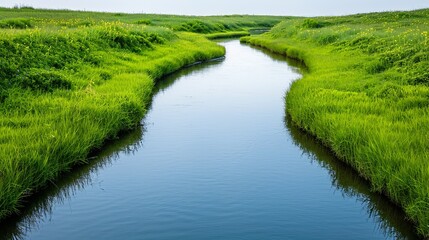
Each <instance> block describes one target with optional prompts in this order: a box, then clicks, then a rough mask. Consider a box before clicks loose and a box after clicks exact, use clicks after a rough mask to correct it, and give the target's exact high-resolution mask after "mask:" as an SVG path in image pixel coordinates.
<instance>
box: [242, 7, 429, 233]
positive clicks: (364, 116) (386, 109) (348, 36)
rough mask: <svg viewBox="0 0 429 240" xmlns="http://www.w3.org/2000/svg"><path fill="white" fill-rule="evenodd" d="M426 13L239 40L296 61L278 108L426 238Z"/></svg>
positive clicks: (291, 28)
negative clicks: (296, 71)
mask: <svg viewBox="0 0 429 240" xmlns="http://www.w3.org/2000/svg"><path fill="white" fill-rule="evenodd" d="M427 19H429V10H427V9H425V10H418V11H411V12H390V13H373V14H359V15H352V16H344V17H320V18H302V19H291V20H287V21H284V22H282V23H280V24H279V25H277V26H276V27H274V28H273V29H272V30H271V31H270V32H269V33H266V34H264V35H261V36H252V37H244V38H242V41H243V42H248V43H251V44H254V45H259V46H263V47H266V48H268V49H271V50H272V51H274V52H278V53H281V54H285V55H288V56H290V57H292V58H296V59H299V60H301V61H303V62H304V63H305V64H306V65H307V66H308V68H309V71H308V72H307V73H305V74H304V76H303V78H302V79H301V80H299V81H296V82H294V83H293V84H292V86H291V88H290V90H289V92H288V94H287V97H286V103H287V111H288V113H289V114H290V116H291V118H292V120H293V122H294V123H295V124H297V125H298V126H299V127H301V128H303V129H305V130H307V131H308V132H310V133H312V134H314V135H315V136H317V137H318V138H319V139H320V140H322V141H323V142H324V143H325V144H326V145H327V146H329V147H330V148H331V149H332V150H333V151H334V152H335V153H336V155H337V156H338V157H340V158H341V159H343V160H344V161H346V162H347V163H348V164H350V165H351V166H353V167H354V168H355V169H356V170H357V171H358V172H359V173H360V174H361V175H362V176H363V177H364V178H366V179H369V180H370V182H371V183H372V188H373V190H374V191H379V192H383V193H384V194H386V195H387V196H389V197H390V198H391V199H392V200H393V201H394V202H395V203H397V204H398V205H400V206H402V207H403V208H404V209H405V211H406V213H407V215H408V216H409V218H410V219H412V220H413V221H415V222H416V224H417V226H418V231H419V232H420V233H421V234H422V235H424V236H429V152H428V149H429V71H428V70H429V69H428V66H429V48H428V46H429V34H428V32H429V21H427Z"/></svg>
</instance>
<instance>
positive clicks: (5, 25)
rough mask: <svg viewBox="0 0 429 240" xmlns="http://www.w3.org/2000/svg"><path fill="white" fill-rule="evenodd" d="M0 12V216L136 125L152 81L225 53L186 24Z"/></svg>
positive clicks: (59, 13) (141, 114) (77, 13)
mask: <svg viewBox="0 0 429 240" xmlns="http://www.w3.org/2000/svg"><path fill="white" fill-rule="evenodd" d="M0 12H1V18H0V113H1V114H0V218H1V217H4V216H6V215H9V214H11V213H12V212H16V210H17V209H19V207H20V206H21V205H22V204H23V203H22V199H23V198H24V197H25V196H28V195H29V194H32V193H33V192H34V191H37V190H38V189H40V188H41V187H43V186H44V185H46V184H48V183H49V182H50V181H52V180H53V179H55V178H58V176H60V174H61V172H64V171H67V170H68V169H70V168H71V167H72V166H73V165H75V164H79V163H85V162H86V161H88V160H87V156H88V154H89V153H90V152H91V151H93V150H94V149H96V148H100V147H102V145H103V143H104V142H105V141H106V140H107V139H112V138H115V137H116V136H117V134H118V133H119V132H120V131H124V130H127V129H132V128H134V127H135V126H136V125H138V124H139V122H140V120H141V118H142V117H143V115H144V114H145V112H146V110H147V104H148V103H149V102H150V99H151V96H152V90H153V85H154V81H156V80H157V79H159V78H160V77H162V76H164V75H166V74H169V73H171V72H173V71H176V70H178V69H179V68H181V67H183V66H186V65H189V64H192V63H195V62H200V61H204V60H208V59H212V58H215V57H220V56H223V55H224V54H225V50H224V48H223V47H221V46H218V45H216V44H215V43H213V42H210V41H209V40H207V39H206V38H205V37H204V36H203V35H197V34H195V33H189V32H186V31H191V30H187V29H177V31H176V30H174V29H171V28H167V27H162V26H152V25H153V24H142V23H134V22H133V21H134V20H129V21H130V22H131V23H126V21H110V20H109V19H108V18H106V20H103V19H102V16H103V14H104V13H97V14H95V17H94V18H91V19H90V18H79V16H80V15H79V14H83V15H84V14H88V16H89V17H91V16H92V14H90V13H84V12H74V14H75V15H74V17H73V18H72V17H70V18H66V17H65V16H64V15H62V14H65V15H68V14H72V13H73V12H70V11H64V13H63V12H62V11H59V12H55V11H40V10H32V9H19V10H7V9H1V10H0ZM28 12H30V13H31V14H35V15H37V14H39V15H40V16H43V18H41V17H40V18H39V17H37V16H36V17H35V16H28V14H29V13H28ZM46 12H48V13H52V18H49V16H50V15H49V14H48V15H46ZM57 13H58V14H57ZM105 15H109V14H105ZM12 16H13V17H12ZM109 16H110V15H109ZM112 16H113V15H112ZM118 17H123V18H126V17H127V15H120V16H118ZM158 17H159V18H162V17H161V16H158ZM130 18H131V17H130ZM139 18H141V15H140V16H139ZM167 18H169V17H166V19H167ZM171 18H173V17H172V16H171ZM183 19H186V18H185V17H183ZM225 19H226V20H225V21H226V22H227V20H228V18H227V17H225ZM249 19H250V18H249ZM249 19H248V20H249ZM188 20H189V19H188ZM188 20H186V21H188ZM153 21H155V20H153ZM201 21H202V22H204V21H205V20H204V18H201ZM249 21H253V20H251V19H250V20H249ZM231 24H233V21H232V22H231ZM256 25H257V24H256ZM262 25H264V24H262ZM216 31H217V30H213V31H212V30H210V31H209V32H213V33H214V32H216ZM226 31H227V30H225V32H226ZM231 31H232V30H231Z"/></svg>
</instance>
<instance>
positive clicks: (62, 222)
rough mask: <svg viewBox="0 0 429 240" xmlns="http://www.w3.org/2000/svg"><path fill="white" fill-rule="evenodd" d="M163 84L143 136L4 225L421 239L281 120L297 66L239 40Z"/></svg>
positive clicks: (145, 234) (39, 229) (87, 233)
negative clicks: (221, 56) (216, 58)
mask: <svg viewBox="0 0 429 240" xmlns="http://www.w3.org/2000/svg"><path fill="white" fill-rule="evenodd" d="M222 44H223V45H224V46H225V47H226V49H227V56H226V59H225V60H223V61H218V62H211V63H206V64H204V65H201V66H196V67H192V68H188V69H185V70H183V71H181V72H179V73H176V74H174V75H172V76H169V77H168V78H166V79H164V80H163V81H162V82H160V84H159V85H158V88H159V90H158V93H157V94H156V95H155V96H154V99H153V103H152V107H151V110H150V111H149V113H148V115H147V116H146V118H145V119H144V120H143V121H142V126H141V128H140V129H137V130H136V131H135V132H132V133H129V134H128V135H126V136H123V138H122V140H120V141H117V142H115V143H112V144H110V145H109V146H108V147H107V148H106V150H105V151H103V152H100V153H99V154H98V155H99V157H98V158H96V159H93V160H92V161H91V163H90V164H89V165H87V166H83V167H81V168H79V169H76V170H75V171H73V172H72V173H70V174H69V175H68V176H67V177H66V178H65V179H62V181H60V182H59V183H58V184H57V185H55V186H53V187H51V188H50V189H48V190H46V191H45V192H43V193H40V194H39V195H40V196H36V197H35V198H34V203H33V204H32V205H31V206H28V208H26V209H25V210H24V213H23V214H22V215H21V216H16V217H14V218H11V219H9V220H8V221H7V222H5V223H3V224H2V227H1V228H0V232H3V236H4V237H5V238H6V239H7V238H18V239H44V240H45V239H61V240H67V239H79V240H83V239H346V238H347V239H390V238H392V239H395V238H401V237H403V238H414V237H415V236H414V233H413V228H412V225H410V224H409V223H407V222H406V221H405V220H404V215H403V213H402V212H401V211H400V210H399V209H397V208H396V207H395V206H393V205H392V204H391V203H390V202H388V201H386V199H385V198H384V197H382V196H380V195H377V194H372V193H371V192H370V191H369V187H368V184H367V183H366V182H365V181H363V180H362V179H361V178H359V177H358V176H357V175H356V174H355V173H354V172H353V170H351V169H349V168H348V167H347V166H344V164H342V163H341V162H340V161H338V160H337V159H335V158H334V157H333V156H332V155H331V154H330V153H329V151H327V150H326V149H325V148H323V147H321V146H320V144H319V143H317V142H316V141H314V139H313V138H312V137H310V136H307V135H306V134H304V133H302V132H300V130H299V129H297V128H296V127H295V126H294V125H293V124H292V123H291V122H290V121H289V120H288V117H287V116H286V115H285V104H284V95H285V92H286V90H287V89H288V86H289V85H290V83H291V82H292V81H294V80H296V79H297V78H299V77H300V74H299V73H298V70H297V68H296V67H293V66H292V65H294V64H293V63H292V62H290V63H287V62H286V60H285V59H283V58H282V57H279V56H276V55H270V54H267V53H264V52H262V51H261V50H258V49H254V48H251V47H249V46H245V45H241V44H240V43H239V42H238V41H228V42H224V43H222Z"/></svg>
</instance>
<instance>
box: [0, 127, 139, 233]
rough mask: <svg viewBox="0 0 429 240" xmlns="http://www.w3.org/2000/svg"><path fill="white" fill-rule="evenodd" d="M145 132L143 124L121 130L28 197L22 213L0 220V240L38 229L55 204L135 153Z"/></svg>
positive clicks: (68, 197)
mask: <svg viewBox="0 0 429 240" xmlns="http://www.w3.org/2000/svg"><path fill="white" fill-rule="evenodd" d="M144 132H145V128H144V126H143V125H141V126H139V127H137V129H135V130H134V131H130V132H127V133H122V134H121V136H120V137H119V139H117V140H115V141H111V142H108V143H107V144H106V145H105V147H104V148H103V150H102V151H99V152H94V153H93V154H91V155H92V157H90V158H89V159H88V162H87V164H85V165H79V166H76V167H74V168H73V169H72V170H70V172H68V173H66V174H63V175H61V177H60V178H58V179H56V180H55V181H54V182H55V183H53V184H51V185H49V186H48V187H47V188H46V189H43V190H42V191H39V192H38V193H36V194H35V195H33V196H31V197H29V198H28V199H26V200H25V207H24V208H22V209H21V210H20V211H21V212H20V215H14V216H11V217H9V218H6V219H4V220H3V221H2V222H0V233H1V234H0V239H23V238H25V237H27V236H26V234H27V233H28V232H31V231H33V230H36V229H38V225H39V223H40V221H41V219H44V218H45V219H46V218H48V219H49V217H50V215H51V214H52V212H53V207H54V206H55V205H57V204H64V203H66V202H67V201H68V200H69V199H71V198H72V197H73V196H74V195H75V193H77V192H79V191H82V190H83V189H84V188H85V187H86V186H89V185H93V184H97V183H96V182H94V181H93V180H94V176H93V174H96V173H97V172H99V171H102V170H103V169H104V168H106V167H108V166H110V165H112V164H113V162H115V161H116V160H117V159H118V158H119V155H120V154H122V153H124V154H133V153H134V152H135V151H136V150H137V149H139V148H140V147H141V143H142V137H143V134H144Z"/></svg>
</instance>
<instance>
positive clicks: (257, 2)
mask: <svg viewBox="0 0 429 240" xmlns="http://www.w3.org/2000/svg"><path fill="white" fill-rule="evenodd" d="M15 5H25V6H32V7H35V8H50V9H73V10H90V11H105V12H128V13H163V14H181V15H223V14H257V15H261V14H266V15H293V16H319V15H345V14H351V13H364V12H377V11H392V10H413V9H419V8H429V0H294V1H292V0H247V1H244V0H235V1H234V0H0V6H2V7H13V6H15Z"/></svg>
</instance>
